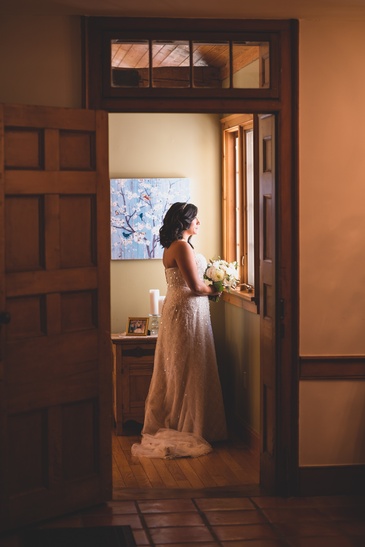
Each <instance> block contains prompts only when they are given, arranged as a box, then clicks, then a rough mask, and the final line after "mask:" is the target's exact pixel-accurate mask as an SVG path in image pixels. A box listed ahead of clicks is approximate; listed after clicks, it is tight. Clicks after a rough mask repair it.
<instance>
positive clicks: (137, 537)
mask: <svg viewBox="0 0 365 547" xmlns="http://www.w3.org/2000/svg"><path fill="white" fill-rule="evenodd" d="M132 532H133V538H134V541H135V542H136V545H137V547H142V546H143V547H144V546H148V545H151V543H150V542H149V540H148V537H147V534H146V532H145V530H133V531H132Z"/></svg>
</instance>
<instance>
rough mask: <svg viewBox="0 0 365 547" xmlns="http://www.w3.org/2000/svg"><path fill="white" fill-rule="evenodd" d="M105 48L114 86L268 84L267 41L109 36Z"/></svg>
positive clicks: (234, 85)
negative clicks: (107, 49)
mask: <svg viewBox="0 0 365 547" xmlns="http://www.w3.org/2000/svg"><path fill="white" fill-rule="evenodd" d="M121 36H122V34H121ZM109 47H110V75H111V86H112V87H114V88H116V87H120V88H123V87H135V88H136V87H137V88H139V87H160V88H174V87H175V88H179V87H191V88H199V87H205V88H215V89H217V88H221V89H223V88H238V89H240V88H241V89H260V88H268V87H269V86H270V69H269V67H270V63H269V60H270V54H269V52H270V45H269V42H249V41H243V42H233V41H226V42H210V43H202V42H198V41H194V40H151V39H149V40H135V41H133V40H124V39H123V38H122V37H120V38H112V39H111V40H110V44H109ZM190 67H192V70H190Z"/></svg>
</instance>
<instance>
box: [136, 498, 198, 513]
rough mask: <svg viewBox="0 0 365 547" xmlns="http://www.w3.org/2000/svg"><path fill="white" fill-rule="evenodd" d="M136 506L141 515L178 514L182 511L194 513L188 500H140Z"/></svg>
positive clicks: (193, 507) (194, 508)
mask: <svg viewBox="0 0 365 547" xmlns="http://www.w3.org/2000/svg"><path fill="white" fill-rule="evenodd" d="M138 506H139V508H140V510H141V511H142V513H180V512H182V511H196V507H195V505H194V503H193V502H192V501H191V500H190V499H171V500H141V501H138Z"/></svg>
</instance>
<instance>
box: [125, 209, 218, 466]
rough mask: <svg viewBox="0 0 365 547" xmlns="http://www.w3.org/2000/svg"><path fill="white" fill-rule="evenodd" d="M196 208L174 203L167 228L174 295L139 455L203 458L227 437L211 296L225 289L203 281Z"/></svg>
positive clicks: (164, 237) (165, 315) (163, 231)
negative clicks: (194, 241) (197, 250)
mask: <svg viewBox="0 0 365 547" xmlns="http://www.w3.org/2000/svg"><path fill="white" fill-rule="evenodd" d="M197 213H198V210H197V207H196V206H195V205H193V204H191V203H174V204H173V205H172V206H171V207H170V209H169V210H168V211H167V213H166V216H165V218H164V221H163V225H162V227H161V228H160V243H161V245H162V247H163V248H164V254H163V259H162V262H163V265H164V268H165V276H166V281H167V293H166V298H165V301H164V305H163V309H162V314H161V321H160V328H159V333H158V338H157V344H156V351H155V359H154V370H153V374H152V379H151V384H150V388H149V392H148V396H147V399H146V407H145V419H144V426H143V429H142V440H141V443H140V444H134V445H133V446H132V455H133V456H147V457H151V458H152V457H160V458H174V457H183V456H201V455H204V454H207V453H209V452H210V451H211V450H212V446H211V444H210V443H211V442H214V441H220V440H224V439H226V438H227V430H226V421H225V413H224V407H223V398H222V391H221V386H220V381H219V375H218V368H217V360H216V354H215V347H214V339H213V332H212V326H211V319H210V308H209V299H208V296H209V295H217V294H218V293H217V292H215V289H214V287H213V286H207V285H206V284H205V283H204V281H203V274H204V271H205V269H206V266H207V262H206V260H205V258H204V257H203V255H201V254H195V252H194V249H193V246H192V244H191V238H192V236H194V235H197V234H198V232H199V228H200V221H199V219H198V217H197Z"/></svg>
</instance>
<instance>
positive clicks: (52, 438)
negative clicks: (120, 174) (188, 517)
mask: <svg viewBox="0 0 365 547" xmlns="http://www.w3.org/2000/svg"><path fill="white" fill-rule="evenodd" d="M107 131H108V127H107V114H106V113H105V112H95V111H91V110H90V111H88V110H71V109H56V108H46V107H32V106H31V107H27V106H16V105H2V106H1V105H0V142H1V145H0V151H1V152H0V154H1V156H0V185H1V186H0V223H1V231H0V238H1V239H0V272H1V273H0V275H1V280H0V312H2V315H0V319H2V325H1V327H0V328H1V334H0V336H1V339H0V342H1V344H0V359H1V366H0V405H1V422H0V423H1V427H0V435H1V437H0V445H1V450H0V458H1V461H0V474H1V475H0V484H1V489H0V499H1V501H0V503H1V506H0V514H1V517H0V518H1V529H9V528H13V527H16V526H20V525H23V524H25V523H29V522H33V521H36V520H39V519H44V518H48V517H52V516H55V515H59V514H62V513H65V512H68V511H72V510H75V509H79V508H82V507H84V506H87V505H91V504H94V503H99V502H101V501H103V500H107V499H110V498H111V492H112V475H111V414H112V401H111V395H112V389H111V385H112V354H111V342H110V286H109V284H110V278H109V268H110V241H109V237H110V236H109V226H110V223H109V177H108V134H107Z"/></svg>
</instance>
